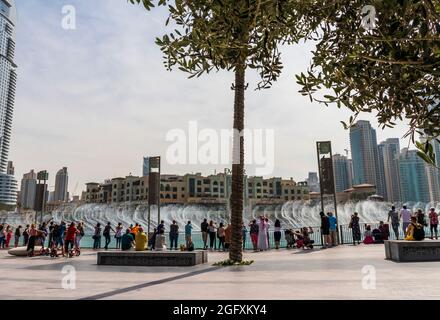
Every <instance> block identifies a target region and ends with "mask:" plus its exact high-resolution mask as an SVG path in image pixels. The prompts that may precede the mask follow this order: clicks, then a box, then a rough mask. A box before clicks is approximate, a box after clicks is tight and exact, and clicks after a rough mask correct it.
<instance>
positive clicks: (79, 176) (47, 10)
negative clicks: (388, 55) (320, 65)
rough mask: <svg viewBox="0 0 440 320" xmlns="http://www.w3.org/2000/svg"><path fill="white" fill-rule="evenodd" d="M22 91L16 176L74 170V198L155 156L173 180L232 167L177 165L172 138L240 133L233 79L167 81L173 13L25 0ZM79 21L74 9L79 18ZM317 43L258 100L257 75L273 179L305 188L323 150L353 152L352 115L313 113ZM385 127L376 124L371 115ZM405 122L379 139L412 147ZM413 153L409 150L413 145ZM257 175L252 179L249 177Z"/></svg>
mask: <svg viewBox="0 0 440 320" xmlns="http://www.w3.org/2000/svg"><path fill="white" fill-rule="evenodd" d="M16 2H17V10H18V23H17V26H16V37H17V39H16V59H15V60H16V63H17V65H18V70H17V72H18V83H17V93H16V102H15V109H14V120H13V132H12V137H11V150H10V155H9V158H10V160H13V161H14V165H15V175H16V177H17V179H19V180H20V179H21V177H22V175H23V174H24V173H26V172H29V171H30V170H31V169H35V170H37V171H38V170H43V169H45V170H48V171H49V175H50V182H49V189H50V190H53V186H54V179H55V174H56V172H57V171H58V170H59V169H61V168H62V167H64V166H66V167H68V172H69V191H70V195H80V194H81V191H82V190H84V189H85V183H87V182H102V181H104V180H105V179H108V178H113V177H118V176H126V175H129V174H130V173H131V174H133V175H141V174H142V158H143V156H156V155H160V156H162V157H163V159H164V160H163V162H162V173H170V174H184V173H187V172H200V173H202V174H211V173H213V172H214V170H217V172H219V171H223V168H224V167H225V165H222V164H221V163H220V164H218V165H212V164H208V165H204V164H201V163H197V164H172V163H169V161H166V159H165V158H166V154H167V150H169V148H170V145H171V144H172V142H170V141H167V140H166V136H167V133H169V132H170V130H176V129H180V130H183V131H184V132H188V130H189V129H188V128H189V123H190V121H197V126H198V128H199V129H200V130H201V129H214V130H217V132H219V131H220V130H222V129H230V128H231V126H232V115H233V91H231V84H232V82H233V75H232V74H230V73H228V72H219V73H212V74H209V75H205V76H202V77H201V78H199V79H187V75H186V74H185V73H183V72H181V71H179V70H173V71H172V72H170V71H167V70H166V69H165V68H164V66H163V59H162V53H161V51H160V49H159V47H158V46H157V45H155V43H154V39H155V38H156V37H157V36H161V35H162V34H163V33H164V32H166V28H165V26H164V23H165V20H166V18H167V15H166V10H165V8H161V9H156V10H153V11H151V12H146V11H145V10H144V9H143V8H142V7H141V6H133V5H130V4H128V3H127V1H125V0H94V1H88V0H68V1H67V0H51V1H47V0H16ZM66 5H69V6H72V7H73V8H74V9H75V13H76V29H74V30H70V29H69V30H66V29H64V28H63V27H62V22H63V21H66V20H65V17H66V13H63V7H65V6H66ZM71 12H72V11H69V13H71ZM312 49H313V44H311V43H306V44H304V43H300V44H298V45H295V46H291V47H285V48H283V50H282V52H283V62H284V69H283V74H282V76H281V78H280V79H279V81H278V82H276V83H275V84H274V86H273V87H272V88H271V89H269V90H264V91H255V90H254V88H255V87H256V83H257V82H258V77H257V75H256V74H254V73H249V74H248V78H247V81H248V82H249V89H248V90H247V92H246V107H245V108H246V109H245V126H246V127H248V128H251V129H263V130H273V132H274V142H275V145H274V154H275V157H274V166H273V173H272V174H271V175H270V176H277V177H285V178H290V177H292V178H293V179H294V180H297V181H303V180H304V179H305V178H306V177H307V174H308V172H309V171H317V161H316V150H315V148H316V146H315V142H316V141H321V140H331V141H332V144H333V151H334V153H343V154H344V149H350V148H349V135H348V131H346V130H344V129H343V127H342V125H341V123H340V121H341V120H345V121H346V120H348V118H349V116H350V112H349V111H348V110H341V109H338V108H336V106H329V107H325V106H323V105H320V104H319V103H316V102H315V103H311V102H310V100H309V99H308V97H303V96H301V95H300V94H299V93H298V90H299V86H298V85H297V84H296V81H295V77H294V75H295V74H297V73H300V72H305V71H306V70H307V68H308V66H309V63H310V59H311V53H310V51H311V50H312ZM359 119H363V120H370V121H371V122H372V125H373V126H374V127H376V128H377V127H378V126H377V121H375V118H374V115H372V114H366V115H362V116H361V117H360V118H359ZM406 131H407V126H406V125H405V124H399V125H398V126H397V127H396V128H394V129H388V128H387V129H386V130H381V129H377V139H378V141H379V142H380V141H383V140H385V139H386V138H390V137H400V138H402V137H403V135H404V134H405V132H406ZM401 144H402V147H403V146H406V145H407V144H408V140H407V139H406V140H402V142H401ZM248 172H249V174H252V170H249V171H248Z"/></svg>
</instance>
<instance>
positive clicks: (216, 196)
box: [82, 171, 309, 204]
mask: <svg viewBox="0 0 440 320" xmlns="http://www.w3.org/2000/svg"><path fill="white" fill-rule="evenodd" d="M148 179H149V177H148V176H145V177H135V176H127V177H125V178H122V177H120V178H114V179H111V180H107V181H106V182H104V183H95V182H92V183H88V184H86V191H84V192H83V194H82V200H83V201H84V202H92V203H121V202H130V201H147V200H148ZM231 184H232V178H231V175H230V174H229V173H228V172H227V171H225V172H224V173H218V174H214V175H209V176H202V175H201V174H200V173H196V174H186V175H184V176H180V175H169V174H163V175H161V179H160V201H161V203H163V204H167V203H170V204H171V203H172V204H228V202H229V199H230V195H231V189H232V188H231ZM244 184H245V186H246V188H245V191H244V194H243V196H244V200H245V204H247V203H249V202H250V201H251V202H252V203H253V204H258V203H264V202H267V201H269V202H270V201H272V202H277V203H280V202H285V201H299V200H308V199H309V188H308V186H307V183H306V182H295V181H293V179H290V180H283V179H281V178H269V179H264V178H263V177H245V178H244Z"/></svg>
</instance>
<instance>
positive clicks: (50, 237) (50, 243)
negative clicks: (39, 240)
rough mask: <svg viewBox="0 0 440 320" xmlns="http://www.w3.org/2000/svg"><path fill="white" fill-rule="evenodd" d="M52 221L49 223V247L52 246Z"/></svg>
mask: <svg viewBox="0 0 440 320" xmlns="http://www.w3.org/2000/svg"><path fill="white" fill-rule="evenodd" d="M53 227H54V225H53V221H51V222H49V245H48V246H49V247H51V246H52V242H53Z"/></svg>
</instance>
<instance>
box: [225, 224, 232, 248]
mask: <svg viewBox="0 0 440 320" xmlns="http://www.w3.org/2000/svg"><path fill="white" fill-rule="evenodd" d="M231 238H232V226H231V225H230V224H228V226H227V227H226V228H225V249H226V250H229V247H230V246H231Z"/></svg>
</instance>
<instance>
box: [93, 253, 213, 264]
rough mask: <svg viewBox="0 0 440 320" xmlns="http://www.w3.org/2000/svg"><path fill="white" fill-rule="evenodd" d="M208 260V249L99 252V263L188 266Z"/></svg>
mask: <svg viewBox="0 0 440 320" xmlns="http://www.w3.org/2000/svg"><path fill="white" fill-rule="evenodd" d="M206 262H208V252H207V251H202V250H200V251H191V252H188V251H113V252H98V265H106V266H157V267H159V266H162V267H173V266H176V267H188V266H195V265H198V264H202V263H206Z"/></svg>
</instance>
